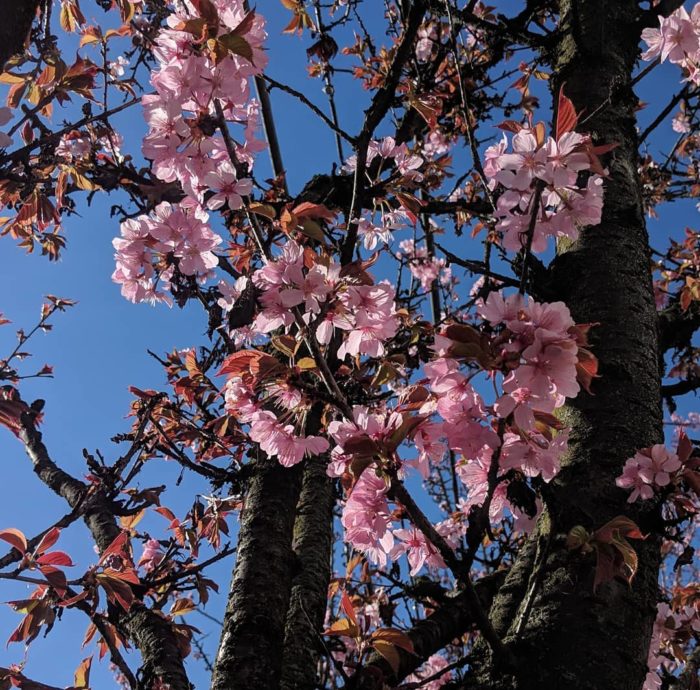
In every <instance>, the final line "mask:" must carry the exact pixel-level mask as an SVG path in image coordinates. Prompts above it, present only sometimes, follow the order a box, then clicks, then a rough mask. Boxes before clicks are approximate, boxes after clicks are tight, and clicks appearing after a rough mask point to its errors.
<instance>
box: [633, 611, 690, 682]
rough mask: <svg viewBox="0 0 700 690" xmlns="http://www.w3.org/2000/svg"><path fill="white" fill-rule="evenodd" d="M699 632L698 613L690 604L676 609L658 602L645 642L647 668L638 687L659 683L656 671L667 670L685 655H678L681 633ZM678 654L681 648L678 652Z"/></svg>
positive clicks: (683, 659)
mask: <svg viewBox="0 0 700 690" xmlns="http://www.w3.org/2000/svg"><path fill="white" fill-rule="evenodd" d="M684 633H685V637H687V636H688V635H697V634H698V633H700V616H699V615H698V610H697V609H696V608H695V607H694V606H683V607H682V608H680V609H679V610H676V611H674V610H672V609H671V607H670V606H669V605H668V604H667V603H665V602H661V603H660V604H659V605H658V607H657V612H656V620H655V621H654V628H653V630H652V634H651V642H650V644H649V655H648V659H647V665H648V667H649V671H648V673H647V676H646V679H645V681H644V687H643V689H642V690H658V688H661V687H662V685H663V684H662V678H661V676H660V675H658V673H657V671H661V670H663V671H664V672H667V673H671V672H672V671H673V670H674V668H675V667H677V665H678V663H679V662H683V661H685V657H684V656H683V657H681V656H680V655H678V650H680V649H682V645H681V644H679V642H680V639H681V638H682V637H684ZM681 654H682V652H681Z"/></svg>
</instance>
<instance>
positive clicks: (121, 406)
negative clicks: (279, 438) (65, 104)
mask: <svg viewBox="0 0 700 690" xmlns="http://www.w3.org/2000/svg"><path fill="white" fill-rule="evenodd" d="M83 5H84V7H83V9H84V11H85V12H86V14H87V15H88V19H90V18H91V15H92V14H93V13H94V17H95V19H97V20H100V19H102V17H103V15H102V13H101V11H99V10H94V11H91V8H92V7H93V6H92V4H91V3H89V2H84V3H83ZM365 5H367V6H370V5H372V6H374V7H376V13H377V16H376V17H374V18H373V19H371V20H370V22H369V25H370V26H373V25H375V26H379V25H380V20H381V10H382V5H383V3H379V2H377V3H365ZM520 5H521V3H514V2H508V3H499V11H504V12H507V11H508V10H509V9H510V8H511V7H514V6H515V7H519V6H520ZM258 9H259V11H261V12H263V13H264V14H265V16H266V17H267V20H268V27H269V29H268V31H269V34H270V40H269V57H270V64H269V66H268V69H267V72H268V73H269V74H270V76H272V77H274V78H275V79H278V80H279V81H283V82H286V83H288V84H290V85H292V86H294V87H295V88H298V89H300V90H303V91H304V92H305V93H306V94H307V95H308V96H309V97H310V98H311V99H312V100H314V101H315V102H316V103H317V104H318V105H319V106H320V107H322V108H323V109H324V110H325V109H326V100H325V96H324V94H323V93H322V92H321V86H322V84H321V82H320V81H318V80H310V79H309V78H308V77H307V76H306V73H305V66H306V55H305V49H306V48H307V47H308V45H309V41H308V39H307V38H306V37H305V38H304V39H299V38H298V37H296V36H282V35H281V29H282V28H283V26H284V25H285V24H286V23H287V21H288V19H289V13H288V12H287V11H286V10H284V9H283V8H282V6H281V5H280V4H279V3H278V2H275V1H273V2H269V3H268V2H265V3H258ZM98 12H99V14H97V13H98ZM678 78H679V75H678V71H677V70H676V69H675V68H674V67H672V66H668V65H664V66H662V67H660V68H658V69H657V70H655V71H654V73H653V74H652V75H651V76H649V77H647V78H646V79H645V80H644V81H643V82H642V83H641V84H640V87H639V90H638V92H639V94H640V97H641V98H642V100H645V101H648V102H650V103H652V105H650V106H649V107H648V108H647V109H645V110H644V111H642V112H641V113H640V121H641V123H642V127H643V126H644V124H645V123H646V122H648V121H650V120H651V119H653V117H655V115H656V113H657V112H658V111H659V110H660V109H661V108H662V107H663V105H664V104H665V101H664V99H662V98H661V94H663V95H664V96H668V97H670V95H671V94H672V93H675V92H676V91H677V90H678V88H679V86H678ZM336 93H337V99H338V108H339V112H340V119H341V123H342V126H343V127H344V128H345V129H346V130H347V131H350V132H354V131H357V130H358V128H359V126H360V124H361V118H362V115H363V113H362V110H363V108H364V107H365V106H364V103H366V101H367V94H366V93H365V92H363V91H362V89H361V88H359V87H358V86H357V85H356V84H355V83H353V81H352V79H351V78H350V77H349V76H348V75H340V76H339V78H338V80H337V81H336ZM542 103H543V106H545V105H546V104H547V103H548V100H547V95H546V92H543V100H542ZM273 106H274V110H275V115H276V119H277V125H278V130H279V135H280V141H281V146H282V153H283V156H284V160H285V163H286V166H287V172H288V179H289V183H290V187H291V189H292V191H299V190H300V188H301V186H302V185H303V183H304V182H305V181H306V180H308V179H309V178H310V177H311V176H312V175H313V174H315V173H317V172H327V171H329V170H330V167H331V165H332V163H333V162H335V161H336V154H335V143H334V138H333V136H332V135H331V133H330V132H329V130H328V129H327V128H326V127H325V126H323V125H322V124H320V123H319V121H318V120H316V119H315V117H314V116H313V115H312V114H310V113H309V111H308V110H307V109H306V108H304V106H302V105H300V104H299V103H298V102H297V101H295V100H294V99H292V98H289V97H287V96H286V95H284V94H280V93H279V92H273ZM542 117H543V119H546V112H543V115H542ZM61 118H62V116H61V115H59V114H58V113H57V120H58V119H61ZM117 122H118V128H119V129H120V131H121V132H122V133H123V134H124V136H125V149H126V150H128V151H130V152H137V151H138V150H139V148H140V140H141V137H142V135H143V133H144V131H145V127H144V124H143V121H142V119H141V114H140V111H139V109H138V108H135V109H132V111H131V112H130V113H128V114H126V115H124V116H122V117H121V118H120V119H119V120H118V121H117ZM494 134H496V132H494ZM675 136H676V135H675V133H674V132H672V131H671V128H670V122H669V123H667V124H664V125H662V126H661V127H660V131H659V133H658V135H657V136H656V137H655V138H654V139H653V146H654V147H658V148H659V149H660V150H668V149H669V148H670V146H671V145H672V142H673V141H674V140H675ZM256 176H257V177H258V178H259V179H263V180H264V179H265V178H267V177H269V176H270V168H269V165H268V163H267V158H266V154H265V153H262V154H260V158H259V164H258V166H257V168H256ZM118 200H119V199H118V198H117V197H112V198H109V197H106V196H101V195H97V196H96V197H95V200H94V202H93V205H92V207H87V206H86V205H85V204H84V203H81V204H79V214H76V215H74V216H72V217H70V218H67V219H66V221H65V223H64V226H65V230H66V235H67V237H68V240H69V244H68V248H67V250H66V251H65V252H64V254H63V258H62V259H61V260H60V261H59V262H57V263H49V262H48V261H47V260H46V259H45V258H43V257H40V256H38V255H26V254H24V253H23V252H22V250H20V249H18V248H17V247H16V246H15V245H14V243H13V242H12V240H11V239H9V238H0V294H1V295H3V296H4V297H3V299H2V300H0V312H2V313H4V314H5V316H7V317H8V318H10V319H11V320H12V321H13V324H12V325H10V326H4V327H2V328H0V352H2V353H5V352H7V351H9V350H10V349H12V347H13V346H14V331H13V328H14V327H24V328H27V327H31V326H32V325H33V323H34V322H35V321H36V319H37V318H38V314H39V308H40V306H41V303H42V298H43V295H46V294H49V293H51V294H55V295H59V296H62V297H68V298H71V299H75V300H77V301H78V305H77V306H76V307H74V308H73V309H71V310H69V311H68V312H66V313H65V314H60V315H58V316H57V317H56V318H55V319H54V323H55V327H54V330H53V331H52V332H50V333H48V334H39V335H38V336H37V337H36V339H35V340H32V342H31V348H30V349H31V352H32V353H33V355H34V357H33V359H34V364H36V365H37V368H38V367H40V366H41V365H42V364H44V363H45V362H47V363H50V364H52V365H53V366H54V370H55V377H56V378H55V379H54V380H39V381H27V382H25V383H23V384H22V387H21V389H22V393H23V396H24V398H25V399H28V400H32V399H34V398H44V399H46V401H47V405H46V408H45V423H44V425H43V432H44V436H45V441H46V443H47V445H48V447H49V450H50V452H51V454H52V456H53V457H54V459H55V460H56V461H57V462H58V463H59V464H60V465H61V466H62V467H64V468H65V469H66V470H68V471H69V472H71V473H73V474H75V475H77V476H82V475H83V474H84V473H85V464H84V461H83V458H82V449H83V448H87V449H89V450H91V451H92V450H94V449H96V448H99V449H101V450H102V451H103V453H104V454H105V456H106V457H107V458H108V459H113V458H114V457H116V455H118V452H119V451H118V448H116V447H115V446H114V445H113V444H111V443H110V441H109V439H110V437H112V436H113V435H114V434H116V433H118V432H120V431H123V430H125V429H126V428H127V427H128V425H129V422H128V420H126V419H125V414H126V413H127V411H128V406H129V403H130V400H131V396H130V394H129V392H128V386H129V385H132V384H133V385H136V386H138V387H140V388H148V387H153V388H161V387H163V384H164V377H163V372H162V369H161V367H160V366H159V365H158V364H157V363H156V362H155V361H153V360H152V359H151V358H150V357H149V356H148V355H147V354H146V349H151V350H152V351H154V352H157V353H165V352H168V351H170V350H172V349H173V348H177V349H181V348H187V347H190V346H193V345H197V344H199V343H201V342H203V341H204V340H205V336H204V333H205V329H206V323H205V320H204V318H203V315H202V314H201V312H200V311H199V310H197V309H185V310H184V311H183V310H179V309H177V308H174V309H172V310H170V309H168V308H167V307H164V306H160V307H156V308H152V307H150V306H147V305H132V304H130V303H128V302H126V301H125V300H124V299H123V298H122V297H121V296H120V294H119V289H118V286H116V285H115V284H114V283H112V281H111V279H110V275H111V273H112V271H113V267H114V265H113V249H112V245H111V241H112V239H113V237H114V236H116V235H117V234H118V232H119V228H118V223H117V222H116V220H114V219H111V218H110V217H109V207H110V205H111V204H112V203H115V202H116V201H118ZM696 214H697V211H696V210H695V206H694V204H691V203H684V204H678V205H677V206H676V207H675V208H674V209H665V210H664V211H663V213H662V214H661V216H660V218H659V220H657V221H653V222H650V226H649V227H650V231H651V232H652V237H653V243H654V244H656V245H657V246H658V247H661V248H663V247H664V245H665V244H666V238H667V237H668V236H670V235H672V234H673V235H675V236H678V235H679V233H680V232H681V231H682V229H683V228H684V227H685V226H686V225H688V226H695V224H696ZM472 250H473V253H472V254H471V256H475V257H477V256H478V255H479V254H480V248H479V246H478V245H477V244H474V246H473V248H472ZM467 254H468V255H469V251H468V250H467ZM465 280H466V282H467V284H468V283H469V282H470V279H469V278H468V277H467V278H466V279H465ZM30 366H31V365H30ZM694 402H695V401H694V400H693V399H690V400H688V401H686V402H684V404H683V405H682V406H681V410H685V411H687V410H690V409H696V406H695V405H694ZM0 435H1V445H0V448H2V456H1V457H0V460H1V461H2V463H3V466H4V473H3V480H4V482H6V483H7V484H6V490H5V495H4V496H3V499H4V500H3V501H2V504H0V528H4V527H18V528H20V529H22V530H23V531H24V532H25V533H26V534H27V535H33V534H35V533H36V532H38V531H40V530H41V529H43V528H45V526H46V525H47V523H49V522H51V521H53V520H55V519H57V518H59V517H60V516H62V515H63V514H64V513H65V512H66V510H65V504H64V503H63V501H62V500H60V499H58V498H56V497H55V496H54V495H53V494H51V493H50V492H49V491H48V490H46V489H45V488H44V487H43V485H41V484H40V483H39V482H38V481H37V480H36V479H35V477H34V476H33V474H32V471H31V466H30V463H29V461H28V460H27V459H26V457H25V456H24V454H23V451H22V448H21V446H20V445H19V444H18V443H16V442H15V441H14V439H13V438H12V437H11V436H10V435H9V433H6V432H4V431H3V430H0ZM177 475H178V469H177V468H176V467H174V466H172V465H169V464H167V463H162V462H160V463H157V465H155V466H154V467H153V469H152V470H151V471H150V473H148V474H147V475H146V478H145V479H144V480H143V481H142V486H146V485H159V484H168V486H170V487H173V488H171V489H170V490H169V492H168V494H167V495H168V498H166V501H165V502H166V503H167V505H169V506H170V507H172V508H173V509H174V510H175V511H176V512H179V513H180V514H181V513H183V512H184V511H185V510H186V508H187V506H189V505H190V504H191V502H192V499H193V496H194V494H195V493H197V492H204V493H207V492H208V488H207V486H206V484H204V483H201V482H199V483H198V480H197V479H196V478H195V479H193V478H189V479H188V480H187V481H185V482H183V485H182V486H181V487H179V488H178V487H174V484H175V479H176V478H177ZM142 525H143V526H146V527H148V526H149V525H153V529H154V532H156V531H157V530H159V529H162V528H163V527H164V524H163V523H162V520H161V518H157V517H153V518H148V519H147V520H146V521H144V523H142ZM59 546H60V547H61V548H64V549H65V550H67V551H68V552H69V553H71V554H72V555H74V557H75V560H76V561H77V562H79V563H83V564H84V563H88V562H91V561H94V555H93V554H92V553H91V551H90V549H91V546H90V541H89V539H88V538H87V535H86V531H85V528H84V527H83V526H82V525H81V524H78V525H76V526H74V527H72V528H71V529H70V530H68V531H66V532H64V534H63V535H62V538H61V541H60V542H59ZM0 552H2V550H1V549H0ZM230 567H231V562H230V561H228V562H226V563H224V564H222V565H220V566H217V568H216V569H215V570H213V571H212V576H213V577H215V579H217V580H218V581H219V582H220V583H221V590H222V594H223V595H224V596H225V593H226V588H227V585H228V580H229V573H230ZM26 595H27V590H26V589H25V587H24V585H17V584H11V583H7V584H5V583H4V584H3V587H2V591H1V592H0V601H6V600H10V599H15V598H24V597H25V596H26ZM222 601H223V597H219V598H216V597H215V598H214V599H213V600H212V602H211V604H210V605H209V607H208V609H207V610H208V611H209V612H210V613H212V614H213V615H220V612H221V609H222ZM65 618H66V620H65V621H64V622H62V623H59V624H58V625H57V627H56V629H55V630H54V631H53V632H52V634H51V635H50V636H49V637H48V639H46V640H43V639H41V638H40V639H38V640H36V641H35V642H34V643H33V644H32V646H31V649H30V652H29V657H28V658H29V663H28V666H27V674H28V675H29V676H30V677H32V678H36V679H37V680H41V681H45V682H49V683H52V684H55V685H58V686H61V685H69V684H70V683H71V682H72V674H73V670H74V669H75V667H76V666H77V665H78V663H79V662H80V660H81V659H82V658H83V657H84V656H87V653H86V650H80V648H79V643H80V640H81V639H82V635H83V633H84V630H85V628H86V626H87V622H86V620H85V619H84V616H83V615H82V614H78V613H74V612H71V611H68V612H67V613H66V615H65ZM19 620H20V617H19V615H17V614H15V613H13V612H12V611H11V610H10V609H9V608H8V607H0V640H2V639H5V638H6V637H7V636H8V635H9V633H10V631H11V630H12V629H13V627H14V626H15V625H16V624H17V623H18V622H19ZM187 622H189V623H191V624H193V625H196V626H198V627H200V629H202V630H203V631H205V632H210V637H209V638H208V639H207V640H206V642H205V645H206V647H207V649H208V650H209V651H210V652H212V651H213V650H214V649H215V646H216V640H217V639H218V632H217V630H216V626H215V625H212V624H211V622H210V621H208V620H206V619H204V618H202V617H200V616H198V615H197V614H196V613H195V614H191V615H190V616H189V617H188V618H187ZM22 658H23V650H22V648H21V646H20V645H16V644H14V645H12V646H11V647H10V648H9V649H5V648H4V646H3V645H1V644H0V665H8V664H10V663H13V662H18V661H21V659H22ZM49 659H50V660H51V662H50V663H49V662H48V660H49ZM134 665H135V664H134ZM108 678H109V675H108V673H107V671H106V665H105V664H103V665H97V664H96V665H95V666H94V668H93V685H94V687H109V680H108ZM192 680H193V682H195V684H196V685H197V687H204V686H205V685H206V675H205V673H204V671H203V669H202V667H201V664H194V665H192Z"/></svg>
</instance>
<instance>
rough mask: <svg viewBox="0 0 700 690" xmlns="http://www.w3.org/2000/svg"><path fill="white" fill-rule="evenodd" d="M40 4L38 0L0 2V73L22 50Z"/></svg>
mask: <svg viewBox="0 0 700 690" xmlns="http://www.w3.org/2000/svg"><path fill="white" fill-rule="evenodd" d="M40 4H41V3H40V1H39V0H0V72H1V71H2V68H3V67H4V66H5V63H6V62H7V61H8V60H9V59H10V58H11V57H12V56H13V55H17V53H21V52H22V50H23V49H24V44H25V42H26V40H27V36H28V35H29V30H30V29H31V28H32V22H33V21H34V18H35V17H36V12H37V9H38V8H39V5H40Z"/></svg>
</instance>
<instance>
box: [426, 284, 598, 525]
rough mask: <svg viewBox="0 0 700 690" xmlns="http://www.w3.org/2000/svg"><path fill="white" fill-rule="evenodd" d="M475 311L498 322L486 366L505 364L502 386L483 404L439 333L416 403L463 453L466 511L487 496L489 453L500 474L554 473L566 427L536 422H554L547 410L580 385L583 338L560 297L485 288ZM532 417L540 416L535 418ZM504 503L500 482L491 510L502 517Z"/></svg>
mask: <svg viewBox="0 0 700 690" xmlns="http://www.w3.org/2000/svg"><path fill="white" fill-rule="evenodd" d="M478 313H479V314H480V316H482V317H483V318H484V319H485V320H486V321H488V322H489V323H490V324H491V326H493V327H494V328H500V331H499V332H498V333H497V335H496V336H495V338H494V341H493V343H492V348H494V349H495V352H494V354H495V359H494V362H493V363H492V366H493V367H494V368H500V369H501V370H502V371H504V374H505V375H504V378H503V382H502V389H503V394H502V395H500V396H499V397H498V398H497V399H496V401H495V402H494V404H493V405H492V406H491V407H490V408H489V407H487V406H486V405H485V403H484V401H483V400H482V398H481V396H480V395H479V394H478V393H477V392H476V391H475V390H474V388H473V387H472V385H471V383H470V377H469V376H468V374H467V373H465V372H464V371H462V370H461V368H460V365H459V362H458V360H457V359H456V358H454V357H450V354H451V353H455V354H457V353H458V352H459V350H458V349H456V348H455V344H454V342H453V341H452V340H451V339H450V337H447V336H438V337H437V338H436V344H435V347H436V350H437V351H438V354H439V355H440V357H439V359H437V360H435V361H434V362H432V363H430V364H428V365H426V366H425V373H426V375H427V376H428V380H429V382H430V386H429V388H430V391H431V393H432V394H433V398H432V399H431V401H430V402H429V403H428V404H426V405H425V406H424V407H423V409H422V411H423V412H429V411H430V410H431V408H433V407H434V410H435V411H436V412H437V413H438V414H439V415H440V417H441V418H442V419H443V420H444V422H442V423H441V424H440V426H439V431H438V430H436V433H434V434H433V435H434V436H437V437H440V436H442V437H444V438H445V439H446V442H447V445H448V447H449V448H450V449H452V450H453V451H455V452H457V453H459V454H460V455H461V456H462V461H461V462H460V463H459V464H458V466H457V472H458V475H459V477H460V479H461V480H462V481H463V482H464V484H465V485H466V486H467V488H468V490H469V493H468V497H467V500H466V501H465V502H464V503H463V506H462V508H463V510H465V512H467V513H468V511H469V509H470V508H471V507H472V506H474V505H482V504H483V502H484V500H485V499H486V497H487V494H488V492H489V470H490V468H491V463H492V462H493V460H494V457H495V455H496V453H497V454H498V463H499V465H498V467H499V475H500V476H502V475H504V474H505V473H506V472H508V471H509V470H517V471H519V472H521V473H522V474H523V475H525V476H526V477H536V476H541V477H542V479H544V481H550V480H551V479H553V478H554V476H555V475H556V474H557V472H558V471H559V458H560V457H561V455H562V453H563V452H564V451H565V450H566V447H567V440H568V433H567V431H566V430H565V429H560V430H559V432H558V433H553V431H543V429H546V428H548V425H551V424H553V420H552V418H551V414H552V412H553V411H554V410H555V409H556V408H558V407H561V406H562V405H563V404H564V401H565V399H566V398H572V397H575V396H576V395H577V394H578V392H579V383H578V381H577V375H578V372H577V364H578V359H579V352H580V350H581V349H582V345H584V344H585V343H584V341H583V339H582V337H581V332H580V329H578V328H577V327H576V325H575V324H574V321H573V319H572V318H571V315H570V313H569V310H568V308H567V307H566V306H565V305H564V304H563V303H562V302H555V303H552V304H543V303H537V302H535V301H534V300H533V299H532V298H525V297H523V296H522V295H520V294H513V295H510V296H507V297H504V296H503V294H502V293H501V292H492V293H491V294H490V295H489V296H488V298H487V299H486V301H485V302H484V301H483V300H480V301H479V303H478ZM494 418H495V419H500V420H505V421H507V423H508V424H507V427H506V428H505V430H504V433H503V434H502V438H499V435H498V434H497V433H496V432H495V431H494V423H493V420H494ZM538 419H539V420H540V421H543V420H545V421H546V424H544V425H542V424H540V425H537V424H536V422H537V421H538ZM550 428H551V427H550ZM429 452H430V451H429ZM506 507H507V499H506V484H505V483H504V482H500V483H499V484H498V485H497V486H496V488H495V490H494V491H493V494H492V498H491V504H490V516H491V518H492V519H498V518H500V517H503V514H504V513H503V511H504V508H506ZM510 509H511V512H514V513H515V512H516V511H515V510H513V508H512V507H511V508H510Z"/></svg>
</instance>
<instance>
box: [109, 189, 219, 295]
mask: <svg viewBox="0 0 700 690" xmlns="http://www.w3.org/2000/svg"><path fill="white" fill-rule="evenodd" d="M208 218H209V216H208V214H207V213H206V211H203V210H202V209H200V208H196V207H195V208H187V207H185V206H182V205H180V206H173V205H172V204H170V203H168V202H167V201H163V202H161V203H160V204H158V206H157V207H156V208H155V210H154V211H153V213H151V214H150V215H148V216H146V215H141V216H138V217H137V218H134V219H129V220H126V221H124V222H123V223H122V224H121V237H117V238H115V239H114V240H113V242H112V244H113V245H114V248H115V250H116V254H115V261H116V270H115V271H114V273H113V274H112V280H114V281H115V282H116V283H118V284H120V285H121V291H122V295H123V296H124V297H126V298H127V299H128V300H130V301H131V302H142V301H144V300H148V301H150V302H158V301H166V302H168V301H169V298H168V296H167V295H166V294H165V292H164V290H167V289H169V287H170V280H171V279H172V276H173V272H174V270H175V265H176V264H177V267H178V269H179V271H180V272H181V273H182V274H183V275H186V276H192V277H194V278H196V279H197V280H199V281H200V282H204V281H206V280H207V279H208V278H209V277H211V275H212V269H213V268H214V267H215V266H216V265H217V264H218V262H219V260H218V259H217V257H216V255H215V254H214V249H215V248H216V247H217V246H218V245H219V244H221V237H220V236H219V235H217V234H216V233H215V232H214V231H213V230H212V229H211V228H210V227H209V225H208V223H207V221H208Z"/></svg>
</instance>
